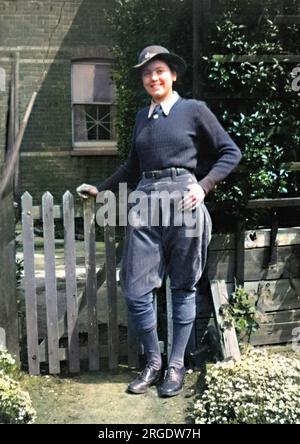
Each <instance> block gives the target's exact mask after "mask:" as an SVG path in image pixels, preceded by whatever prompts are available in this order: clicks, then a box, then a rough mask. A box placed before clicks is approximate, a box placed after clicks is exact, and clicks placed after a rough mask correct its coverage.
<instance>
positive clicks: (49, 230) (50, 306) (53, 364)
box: [42, 192, 60, 374]
mask: <svg viewBox="0 0 300 444" xmlns="http://www.w3.org/2000/svg"><path fill="white" fill-rule="evenodd" d="M42 205H43V233H44V251H45V289H46V308H47V335H48V355H49V372H50V373H53V374H55V373H59V372H60V362H59V354H58V348H59V335H58V314H57V289H56V271H55V235H54V218H53V196H52V195H51V194H50V193H49V192H47V193H45V194H44V195H43V198H42Z"/></svg>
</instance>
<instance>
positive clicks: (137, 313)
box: [77, 46, 241, 396]
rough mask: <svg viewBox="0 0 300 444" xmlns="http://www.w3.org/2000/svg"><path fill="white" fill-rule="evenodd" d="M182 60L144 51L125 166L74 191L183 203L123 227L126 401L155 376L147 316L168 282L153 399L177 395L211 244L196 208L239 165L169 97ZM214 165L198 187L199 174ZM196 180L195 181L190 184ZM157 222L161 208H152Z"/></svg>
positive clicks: (189, 110)
mask: <svg viewBox="0 0 300 444" xmlns="http://www.w3.org/2000/svg"><path fill="white" fill-rule="evenodd" d="M185 67H186V65H185V62H184V60H183V59H182V58H181V57H179V56H178V55H176V54H172V53H170V52H169V51H168V50H167V49H166V48H164V47H162V46H148V47H146V48H144V49H143V51H142V52H141V53H140V55H139V60H138V64H137V65H135V66H134V67H133V68H132V69H133V70H134V71H136V72H138V73H139V74H140V76H141V79H142V83H143V86H144V88H145V90H146V91H147V93H148V94H149V95H150V96H151V98H152V100H151V103H150V106H148V107H146V108H143V109H142V110H140V111H139V112H138V114H137V117H136V123H135V128H134V133H133V145H132V149H131V152H130V154H129V157H128V159H127V161H126V163H125V164H124V165H123V166H121V167H120V168H119V169H118V170H117V171H116V172H115V173H114V174H113V175H112V176H110V177H109V178H108V179H107V180H105V181H104V182H103V183H101V185H100V186H99V187H94V186H92V185H87V184H82V185H81V186H79V187H78V188H77V192H78V194H79V195H81V196H82V197H86V195H87V194H90V195H94V196H96V195H97V193H98V191H101V190H111V191H116V190H117V188H118V185H119V183H121V182H126V183H128V184H130V185H131V186H133V187H136V189H137V190H139V191H143V192H144V193H145V195H146V196H147V198H148V202H147V204H148V205H149V207H150V206H151V199H150V195H151V193H152V192H154V191H155V192H168V193H170V194H171V193H173V192H174V191H179V192H180V193H181V195H182V196H183V198H182V199H180V201H179V203H178V205H177V204H176V205H175V203H173V207H174V208H173V210H174V212H173V213H172V215H170V219H169V223H168V224H167V226H166V224H163V223H159V224H155V225H153V224H151V223H148V224H140V225H138V226H134V227H132V226H131V227H129V228H128V230H127V237H126V242H125V249H124V255H123V259H122V273H121V284H122V289H123V293H124V295H125V298H126V302H127V306H128V312H129V315H130V317H131V320H132V322H133V324H134V326H135V327H136V329H137V332H138V334H139V336H140V339H141V342H142V344H143V345H144V350H145V354H146V358H147V365H146V367H145V369H144V370H143V371H142V372H141V373H140V374H139V375H138V376H137V377H136V378H135V379H134V380H133V381H132V382H131V383H130V384H129V386H128V391H129V392H131V393H145V392H146V390H147V388H148V387H149V386H150V385H152V384H156V383H157V382H158V380H159V378H160V374H161V365H162V363H161V354H160V348H159V342H158V336H157V326H156V319H155V313H154V309H153V304H152V302H153V291H154V290H155V289H156V288H159V287H160V286H161V285H162V281H163V278H164V276H165V274H168V276H169V278H170V285H171V291H172V307H173V313H172V315H173V342H172V350H171V355H170V358H169V362H168V368H167V370H166V371H165V374H164V380H163V382H162V384H161V385H160V387H159V393H160V395H161V396H174V395H177V394H178V393H180V392H181V391H182V387H183V381H184V376H185V372H186V370H185V367H184V353H185V349H186V345H187V342H188V339H189V336H190V333H191V330H192V326H193V322H194V320H195V316H196V301H195V293H196V287H195V286H196V284H197V282H198V280H199V279H200V277H201V274H202V272H203V269H204V266H205V262H206V256H207V247H208V244H209V241H210V238H211V219H210V216H209V214H208V211H207V209H206V206H205V205H204V202H203V201H204V198H205V196H206V194H207V193H208V192H209V191H210V190H212V189H213V188H214V186H215V184H217V183H218V182H219V181H221V180H223V179H224V178H225V177H226V176H227V175H228V174H229V173H230V172H231V171H232V170H233V169H234V168H235V166H236V165H237V164H238V163H239V161H240V159H241V153H240V150H239V148H238V147H237V146H236V145H235V143H234V142H233V141H232V139H231V138H230V137H229V135H228V134H227V133H226V131H225V130H224V129H223V127H222V126H221V125H220V123H219V122H218V120H217V119H216V117H215V116H214V114H213V113H212V112H211V111H210V110H209V109H208V108H207V107H206V105H205V104H204V103H203V102H201V101H197V100H192V99H190V100H186V99H183V98H181V97H180V96H179V95H178V94H177V93H176V92H175V91H173V83H174V82H175V81H176V79H177V76H178V75H180V74H181V73H183V72H184V70H185ZM212 157H214V161H213V162H212V163H211V165H210V169H209V171H208V172H206V173H205V174H204V175H203V174H202V177H201V178H200V180H199V181H198V180H197V178H196V176H195V173H197V176H198V175H199V171H201V170H203V169H204V166H205V165H207V163H208V161H209V160H211V159H212ZM198 178H199V177H198ZM158 211H159V213H160V221H161V220H162V219H161V217H162V213H163V205H161V203H160V206H159V209H158ZM176 211H177V215H178V212H186V211H189V212H190V213H191V214H192V215H193V220H194V224H195V225H194V226H195V227H196V234H195V231H194V232H193V233H194V234H192V235H191V234H188V232H189V230H188V229H190V228H191V227H190V226H187V224H186V223H185V221H184V220H183V223H182V224H181V225H180V224H179V225H178V224H177V223H176V221H175V219H176Z"/></svg>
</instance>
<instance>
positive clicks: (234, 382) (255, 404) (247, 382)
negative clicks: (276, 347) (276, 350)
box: [193, 349, 300, 424]
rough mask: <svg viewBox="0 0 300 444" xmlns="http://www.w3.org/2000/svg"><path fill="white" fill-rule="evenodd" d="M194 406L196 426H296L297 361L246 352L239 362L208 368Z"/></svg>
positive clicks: (299, 403)
mask: <svg viewBox="0 0 300 444" xmlns="http://www.w3.org/2000/svg"><path fill="white" fill-rule="evenodd" d="M205 381H206V388H205V390H204V392H203V394H202V396H201V398H200V399H199V400H197V401H196V403H195V405H194V414H193V416H194V419H195V422H196V423H197V424H203V423H204V424H295V423H296V424H299V423H300V398H299V383H300V362H299V360H298V359H291V358H287V357H285V356H283V355H280V354H272V355H271V354H270V353H268V352H267V350H262V349H248V351H247V353H245V355H243V357H242V359H241V361H239V362H234V361H229V362H218V363H217V364H214V365H212V366H210V367H209V368H208V371H207V375H206V377H205Z"/></svg>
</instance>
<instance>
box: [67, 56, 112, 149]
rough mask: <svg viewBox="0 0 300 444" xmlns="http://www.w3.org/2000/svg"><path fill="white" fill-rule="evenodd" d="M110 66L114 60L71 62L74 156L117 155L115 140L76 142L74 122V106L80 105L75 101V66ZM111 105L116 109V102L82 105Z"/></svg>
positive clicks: (76, 60)
mask: <svg viewBox="0 0 300 444" xmlns="http://www.w3.org/2000/svg"><path fill="white" fill-rule="evenodd" d="M79 64H80V65H108V66H112V64H113V60H112V59H107V58H80V59H73V60H71V119H72V153H71V154H72V155H75V156H76V155H77V156H91V155H97V156H99V155H117V154H118V151H117V139H114V140H105V139H103V140H86V141H75V122H74V106H76V105H80V103H77V102H74V101H73V91H74V89H73V87H74V83H73V82H74V75H73V72H74V71H73V67H74V66H75V65H79ZM85 104H86V105H110V106H112V107H114V108H115V109H116V102H115V101H114V102H111V103H103V102H92V103H82V104H81V105H85Z"/></svg>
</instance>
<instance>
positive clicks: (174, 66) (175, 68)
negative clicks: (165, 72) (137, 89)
mask: <svg viewBox="0 0 300 444" xmlns="http://www.w3.org/2000/svg"><path fill="white" fill-rule="evenodd" d="M156 60H161V61H162V62H164V63H165V64H166V65H167V66H168V67H169V68H170V70H171V71H172V72H175V73H176V74H177V77H178V76H179V74H180V69H179V68H178V65H177V64H176V63H173V62H170V61H169V60H166V59H165V58H164V57H160V56H158V57H157V58H154V59H152V60H149V63H146V65H144V66H143V67H142V69H141V74H142V75H143V71H144V69H145V68H146V67H147V65H148V64H150V63H151V62H155V61H156Z"/></svg>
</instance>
